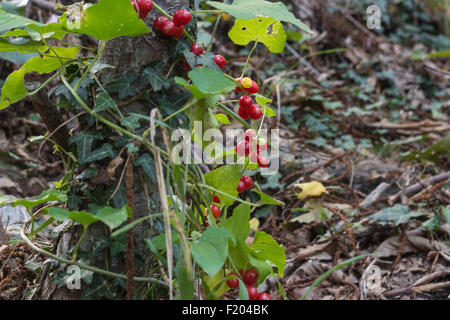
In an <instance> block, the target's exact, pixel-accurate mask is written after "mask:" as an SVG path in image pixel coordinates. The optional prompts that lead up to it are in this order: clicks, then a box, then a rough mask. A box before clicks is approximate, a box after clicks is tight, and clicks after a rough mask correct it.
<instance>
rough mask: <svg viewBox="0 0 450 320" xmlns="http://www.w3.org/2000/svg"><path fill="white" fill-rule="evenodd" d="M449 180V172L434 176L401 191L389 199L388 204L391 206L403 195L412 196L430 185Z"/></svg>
mask: <svg viewBox="0 0 450 320" xmlns="http://www.w3.org/2000/svg"><path fill="white" fill-rule="evenodd" d="M447 179H450V171H447V172H444V173H441V174H438V175H436V176H433V177H430V178H427V179H424V180H422V181H420V182H418V183H416V184H413V185H412V186H409V187H407V188H406V189H404V190H401V191H400V192H398V193H397V194H395V195H393V196H391V197H389V204H390V205H393V204H394V203H396V202H397V201H398V200H399V199H400V197H401V195H402V194H403V193H404V194H405V196H412V195H414V194H416V193H417V192H419V191H421V190H422V189H425V188H427V187H428V186H430V185H433V184H436V183H438V182H441V181H443V180H447Z"/></svg>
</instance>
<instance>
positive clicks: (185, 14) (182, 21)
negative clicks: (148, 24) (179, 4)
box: [173, 9, 192, 26]
mask: <svg viewBox="0 0 450 320" xmlns="http://www.w3.org/2000/svg"><path fill="white" fill-rule="evenodd" d="M191 19H192V15H191V13H190V12H189V11H187V10H186V9H179V10H177V11H175V13H174V14H173V22H175V23H176V24H177V25H179V26H185V25H187V24H188V23H189V22H191Z"/></svg>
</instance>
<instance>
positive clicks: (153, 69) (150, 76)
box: [143, 60, 170, 92]
mask: <svg viewBox="0 0 450 320" xmlns="http://www.w3.org/2000/svg"><path fill="white" fill-rule="evenodd" d="M166 62H167V60H159V61H157V62H154V63H152V64H151V65H150V66H149V67H147V68H145V69H144V70H143V73H144V76H145V79H146V80H147V81H148V82H149V83H150V85H151V86H152V88H153V90H154V91H155V92H156V91H159V90H161V89H168V88H170V82H169V81H167V80H166V79H164V77H162V76H161V71H162V69H163V67H164V65H165V64H166Z"/></svg>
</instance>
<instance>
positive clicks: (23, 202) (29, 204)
mask: <svg viewBox="0 0 450 320" xmlns="http://www.w3.org/2000/svg"><path fill="white" fill-rule="evenodd" d="M50 201H57V202H66V201H67V195H66V194H65V193H62V192H60V191H58V190H56V189H49V190H45V191H43V192H42V193H41V195H40V196H39V199H34V200H28V199H19V200H17V201H14V202H11V205H12V206H13V207H15V206H24V207H26V208H28V209H32V208H33V207H35V206H37V205H40V204H43V203H46V202H50Z"/></svg>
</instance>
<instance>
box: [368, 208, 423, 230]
mask: <svg viewBox="0 0 450 320" xmlns="http://www.w3.org/2000/svg"><path fill="white" fill-rule="evenodd" d="M425 215H427V214H426V213H424V212H420V211H410V210H409V208H408V207H407V206H404V205H401V204H396V205H395V206H393V207H390V208H384V209H382V210H380V211H378V212H377V213H374V214H372V215H370V216H369V217H368V218H369V219H374V220H376V221H377V222H378V223H379V224H381V225H385V224H388V223H389V222H392V223H394V224H395V225H396V226H398V225H399V224H402V223H406V222H408V221H409V220H410V219H411V218H416V217H421V216H425Z"/></svg>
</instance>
